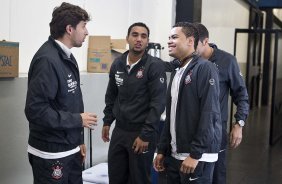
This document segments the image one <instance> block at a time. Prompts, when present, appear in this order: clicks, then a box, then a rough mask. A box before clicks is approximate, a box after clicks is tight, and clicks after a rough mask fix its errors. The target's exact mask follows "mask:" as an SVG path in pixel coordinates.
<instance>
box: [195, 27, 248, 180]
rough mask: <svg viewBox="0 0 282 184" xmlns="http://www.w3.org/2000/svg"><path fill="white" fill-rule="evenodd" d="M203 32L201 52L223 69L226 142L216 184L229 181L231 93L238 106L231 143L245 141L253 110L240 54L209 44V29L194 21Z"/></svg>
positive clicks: (223, 109) (223, 145)
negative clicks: (236, 56) (228, 126)
mask: <svg viewBox="0 0 282 184" xmlns="http://www.w3.org/2000/svg"><path fill="white" fill-rule="evenodd" d="M194 25H195V27H196V28H197V29H198V32H199V44H198V48H197V52H198V53H199V54H200V55H201V56H202V57H203V58H205V59H208V60H209V61H211V62H212V63H214V64H215V65H216V67H217V68H218V70H219V81H220V83H219V86H220V95H219V100H220V109H221V120H222V143H221V150H220V152H219V155H218V161H217V162H216V163H215V169H214V173H213V184H225V183H226V147H227V143H228V134H227V122H228V97H229V94H230V95H231V98H232V101H233V102H234V104H235V105H236V106H237V108H236V109H237V110H236V113H235V115H234V118H235V120H236V122H235V123H234V124H233V125H232V129H231V132H230V135H229V145H230V147H231V148H236V147H238V146H239V145H240V143H241V141H242V129H243V127H244V125H245V122H246V119H247V117H248V114H249V102H248V93H247V89H246V86H245V82H244V80H243V75H242V73H241V72H240V68H239V66H238V63H237V60H236V58H235V57H234V56H233V55H231V54H229V53H227V52H225V51H223V50H220V49H218V48H217V46H216V45H215V44H209V32H208V30H207V28H206V27H205V26H204V25H203V24H200V23H194Z"/></svg>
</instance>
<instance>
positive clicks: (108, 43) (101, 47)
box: [87, 36, 126, 73]
mask: <svg viewBox="0 0 282 184" xmlns="http://www.w3.org/2000/svg"><path fill="white" fill-rule="evenodd" d="M125 51H126V40H124V39H111V37H110V36H89V42H88V57H87V72H95V73H104V72H109V71H110V68H111V64H112V62H113V60H114V59H115V58H116V57H118V56H119V55H121V54H122V53H123V52H125Z"/></svg>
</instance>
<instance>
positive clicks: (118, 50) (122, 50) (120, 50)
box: [112, 49, 127, 54]
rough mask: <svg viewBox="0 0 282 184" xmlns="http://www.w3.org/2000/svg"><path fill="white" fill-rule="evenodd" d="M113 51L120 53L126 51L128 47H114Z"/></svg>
mask: <svg viewBox="0 0 282 184" xmlns="http://www.w3.org/2000/svg"><path fill="white" fill-rule="evenodd" d="M112 50H113V51H116V52H118V53H122V54H123V53H125V52H126V51H127V49H112Z"/></svg>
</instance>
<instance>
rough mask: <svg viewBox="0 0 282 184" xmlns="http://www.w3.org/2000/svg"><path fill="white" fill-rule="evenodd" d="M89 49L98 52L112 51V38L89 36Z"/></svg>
mask: <svg viewBox="0 0 282 184" xmlns="http://www.w3.org/2000/svg"><path fill="white" fill-rule="evenodd" d="M88 48H90V49H97V50H110V49H111V37H110V36H89V42H88Z"/></svg>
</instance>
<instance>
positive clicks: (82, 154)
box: [79, 144, 86, 163]
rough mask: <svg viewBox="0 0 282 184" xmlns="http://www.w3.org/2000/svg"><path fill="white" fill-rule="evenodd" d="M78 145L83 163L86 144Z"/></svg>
mask: <svg viewBox="0 0 282 184" xmlns="http://www.w3.org/2000/svg"><path fill="white" fill-rule="evenodd" d="M79 147H80V153H81V156H82V163H84V162H85V158H86V146H85V144H82V145H80V146H79Z"/></svg>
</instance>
